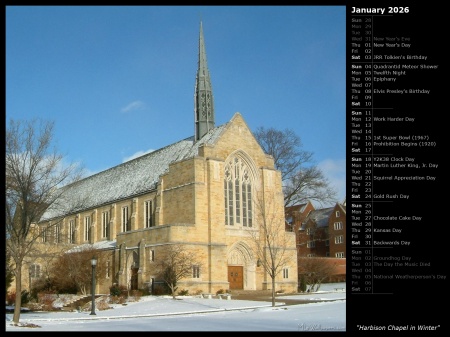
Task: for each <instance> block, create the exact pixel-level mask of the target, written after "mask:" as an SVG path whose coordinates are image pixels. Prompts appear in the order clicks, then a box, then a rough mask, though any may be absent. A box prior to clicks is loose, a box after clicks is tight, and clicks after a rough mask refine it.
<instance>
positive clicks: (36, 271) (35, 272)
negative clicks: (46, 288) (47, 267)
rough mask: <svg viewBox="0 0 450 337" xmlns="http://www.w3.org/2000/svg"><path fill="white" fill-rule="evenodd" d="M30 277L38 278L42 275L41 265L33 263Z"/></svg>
mask: <svg viewBox="0 0 450 337" xmlns="http://www.w3.org/2000/svg"><path fill="white" fill-rule="evenodd" d="M29 272H30V277H33V278H37V277H40V276H41V266H40V265H38V264H32V265H31V266H30V271H29Z"/></svg>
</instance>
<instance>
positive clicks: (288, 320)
mask: <svg viewBox="0 0 450 337" xmlns="http://www.w3.org/2000/svg"><path fill="white" fill-rule="evenodd" d="M339 287H343V288H345V283H329V284H324V285H322V286H321V288H320V290H319V291H318V292H316V293H310V294H302V295H289V296H283V297H282V298H286V299H293V298H301V299H305V300H316V301H319V302H317V303H310V304H299V305H289V306H286V305H284V303H283V302H282V298H280V297H278V298H277V300H276V302H277V305H276V306H275V307H272V306H271V303H270V302H259V301H244V300H235V299H231V300H220V299H204V298H196V297H177V299H175V300H174V299H172V298H171V297H169V296H145V297H142V298H141V299H140V300H139V301H138V302H128V303H126V305H121V304H119V305H114V306H112V307H113V308H112V309H108V310H96V315H90V311H88V312H86V311H82V312H59V311H56V312H29V313H22V314H21V319H20V324H19V326H14V324H13V323H12V313H11V314H6V324H5V326H6V331H345V326H346V293H345V291H341V290H338V291H336V290H335V288H339ZM26 325H28V326H34V327H26Z"/></svg>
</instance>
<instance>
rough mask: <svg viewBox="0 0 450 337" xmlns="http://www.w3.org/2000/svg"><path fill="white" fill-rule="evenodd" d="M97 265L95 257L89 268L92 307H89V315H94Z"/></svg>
mask: <svg viewBox="0 0 450 337" xmlns="http://www.w3.org/2000/svg"><path fill="white" fill-rule="evenodd" d="M96 265H97V258H96V257H95V256H93V257H92V259H91V266H92V289H91V294H92V306H91V315H96V313H95V266H96Z"/></svg>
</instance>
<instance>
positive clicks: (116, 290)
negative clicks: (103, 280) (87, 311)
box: [109, 283, 128, 296]
mask: <svg viewBox="0 0 450 337" xmlns="http://www.w3.org/2000/svg"><path fill="white" fill-rule="evenodd" d="M127 293H128V290H127V287H125V286H119V285H117V284H116V283H115V284H113V285H112V286H111V287H109V294H110V295H111V296H120V295H124V294H127Z"/></svg>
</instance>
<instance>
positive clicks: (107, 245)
mask: <svg viewBox="0 0 450 337" xmlns="http://www.w3.org/2000/svg"><path fill="white" fill-rule="evenodd" d="M116 244H117V243H116V240H111V241H109V240H108V241H97V242H95V243H92V244H91V243H84V244H82V245H79V246H76V247H73V248H71V249H69V250H68V251H67V252H66V253H77V252H82V251H83V250H84V249H94V250H110V249H114V248H116Z"/></svg>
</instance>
